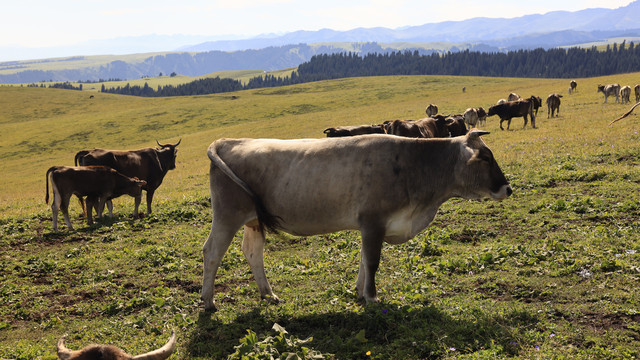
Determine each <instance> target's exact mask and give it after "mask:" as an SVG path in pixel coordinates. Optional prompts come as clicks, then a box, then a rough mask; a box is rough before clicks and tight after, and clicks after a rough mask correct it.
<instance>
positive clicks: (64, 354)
mask: <svg viewBox="0 0 640 360" xmlns="http://www.w3.org/2000/svg"><path fill="white" fill-rule="evenodd" d="M66 336H67V335H64V336H63V337H61V338H60V340H58V357H59V358H60V359H61V360H67V359H69V358H71V357H72V356H74V354H75V353H77V351H73V350H69V349H67V347H66V346H65V345H64V338H65V337H66Z"/></svg>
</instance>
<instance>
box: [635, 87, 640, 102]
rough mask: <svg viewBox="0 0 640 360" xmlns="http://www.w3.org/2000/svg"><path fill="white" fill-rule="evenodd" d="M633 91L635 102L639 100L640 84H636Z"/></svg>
mask: <svg viewBox="0 0 640 360" xmlns="http://www.w3.org/2000/svg"><path fill="white" fill-rule="evenodd" d="M633 91H634V92H635V93H636V102H640V85H636V86H635V87H634V88H633Z"/></svg>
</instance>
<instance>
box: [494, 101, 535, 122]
mask: <svg viewBox="0 0 640 360" xmlns="http://www.w3.org/2000/svg"><path fill="white" fill-rule="evenodd" d="M534 98H535V96H532V97H530V98H528V99H520V100H516V101H507V102H505V103H503V104H498V105H494V106H492V107H490V108H489V113H488V114H487V115H488V116H493V115H498V116H499V117H500V130H504V128H502V122H503V121H505V120H507V121H508V122H507V130H509V126H511V119H512V118H514V117H523V118H524V126H523V128H524V127H526V126H527V121H528V120H527V117H528V116H531V126H532V127H533V128H535V127H536V116H535V115H534V113H533V104H534V101H537V100H534Z"/></svg>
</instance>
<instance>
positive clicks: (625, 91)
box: [620, 85, 631, 104]
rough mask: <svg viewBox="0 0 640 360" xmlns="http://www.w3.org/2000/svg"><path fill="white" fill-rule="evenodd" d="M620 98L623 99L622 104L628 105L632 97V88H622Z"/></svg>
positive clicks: (627, 86) (626, 86)
mask: <svg viewBox="0 0 640 360" xmlns="http://www.w3.org/2000/svg"><path fill="white" fill-rule="evenodd" d="M620 97H621V98H622V101H621V102H622V104H626V103H628V102H629V97H631V86H629V85H625V86H623V87H621V88H620Z"/></svg>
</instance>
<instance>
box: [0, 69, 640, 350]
mask: <svg viewBox="0 0 640 360" xmlns="http://www.w3.org/2000/svg"><path fill="white" fill-rule="evenodd" d="M577 81H578V92H577V93H575V94H573V95H568V94H567V93H566V89H567V88H568V80H565V79H544V80H541V79H512V78H479V77H439V76H404V77H376V78H356V79H342V80H334V81H326V82H318V83H309V84H301V85H297V86H291V87H283V88H269V89H259V90H252V91H243V92H238V93H233V94H218V95H208V96H197V97H175V98H134V97H125V96H119V95H111V94H102V93H96V94H95V97H94V98H93V99H89V98H88V95H87V94H86V93H81V92H75V91H68V90H57V89H40V88H20V87H3V88H0V108H1V109H2V112H1V113H0V133H1V134H2V141H1V142H0V158H1V159H2V162H0V171H1V172H2V174H3V176H2V178H1V180H0V185H1V186H0V214H1V218H0V256H1V258H2V261H1V262H0V304H2V305H0V358H15V359H35V358H42V359H53V358H55V343H56V342H57V340H58V339H59V337H60V336H61V335H63V334H65V333H68V334H69V336H68V337H67V345H68V346H69V347H71V348H74V349H75V348H80V347H82V346H84V345H87V344H89V343H91V342H100V343H113V344H117V345H119V346H121V347H122V348H124V349H125V350H126V351H128V352H130V353H141V352H144V351H147V350H150V349H152V348H154V347H158V346H160V345H161V344H162V343H164V342H165V341H166V340H167V338H168V336H169V332H170V329H175V330H176V331H177V333H178V348H177V352H176V355H174V357H173V358H180V359H187V358H188V359H197V358H202V359H210V358H215V359H223V358H226V357H227V355H229V354H232V353H233V352H234V351H235V349H234V346H236V345H238V344H239V341H240V340H241V339H244V340H245V341H246V342H248V343H250V344H251V343H252V342H251V336H248V337H247V338H245V335H247V330H251V331H253V332H255V334H256V336H257V339H258V341H260V340H263V339H264V340H265V341H266V342H269V341H270V344H274V343H275V342H276V340H274V339H273V338H271V339H270V338H265V337H267V336H269V335H274V334H276V333H274V331H273V330H271V328H272V326H273V324H274V323H278V324H280V325H282V326H283V327H284V328H286V330H287V331H288V332H289V334H288V335H287V336H290V337H292V338H295V339H306V338H308V337H313V340H311V341H310V342H308V343H306V344H305V346H306V347H309V348H311V349H313V350H315V351H318V352H320V353H322V354H324V355H325V356H326V357H327V358H330V357H331V354H334V357H335V358H337V359H368V358H372V359H453V358H456V359H494V358H519V359H538V358H539V359H547V358H554V359H574V358H593V359H600V358H612V359H629V358H638V357H640V326H639V325H638V323H639V320H640V314H639V311H640V296H639V295H640V290H638V281H639V280H640V243H639V241H638V240H639V238H640V235H639V233H640V232H639V231H640V225H639V224H640V191H639V190H640V185H639V184H640V170H639V169H640V168H639V167H638V164H639V163H640V146H638V140H639V139H640V137H639V135H638V131H639V130H640V129H639V128H640V121H639V120H638V115H637V114H635V115H631V116H630V117H628V118H627V119H625V120H622V121H621V122H619V123H616V124H615V125H614V126H613V127H611V128H609V127H607V124H608V123H609V122H610V121H611V120H613V119H614V118H616V117H618V116H619V115H621V114H622V113H624V112H626V111H627V110H628V108H629V106H628V105H619V104H615V103H609V104H603V103H602V102H603V97H602V95H601V94H596V86H597V84H599V83H612V82H618V83H620V84H622V85H634V84H636V83H638V82H640V74H625V75H616V76H610V77H603V78H592V79H577ZM463 86H464V87H466V92H465V93H462V91H461V89H462V87H463ZM510 92H516V93H519V94H520V95H522V96H529V95H531V94H535V95H539V96H541V97H542V98H543V99H544V98H546V96H547V95H548V94H549V93H552V92H559V93H561V94H563V95H564V97H563V98H562V105H561V108H560V117H559V118H554V119H549V120H548V119H547V116H546V110H547V109H546V106H543V108H542V109H541V110H540V111H541V112H540V113H539V115H538V118H537V120H536V125H537V126H538V128H537V129H531V128H530V127H527V128H526V129H522V120H521V119H514V120H513V121H512V124H511V128H512V130H511V131H500V129H499V127H498V120H497V118H496V117H492V118H489V120H488V124H487V126H486V129H487V130H489V131H491V134H490V135H487V136H485V137H484V138H485V141H486V142H487V144H488V145H489V146H490V147H491V148H492V150H493V152H494V155H495V157H496V159H497V161H498V163H499V164H500V165H501V167H502V169H503V170H504V172H505V173H506V174H507V176H508V178H509V179H510V181H511V183H512V186H513V188H514V194H513V196H512V197H511V198H509V199H507V200H505V201H502V202H491V201H467V200H450V201H449V202H447V203H445V204H444V205H443V206H442V208H441V210H440V212H439V214H438V216H437V217H436V220H435V221H434V223H433V224H432V225H431V226H429V228H427V229H426V230H425V231H424V232H423V233H422V234H421V235H419V236H417V237H416V238H414V239H412V240H411V241H409V242H407V243H406V244H403V245H400V246H385V247H384V249H383V255H382V262H381V267H380V270H379V271H378V276H377V279H376V280H377V284H378V290H379V291H380V297H381V300H382V302H381V303H380V304H376V305H371V306H364V305H363V304H362V303H360V302H358V301H357V299H356V297H355V294H354V283H355V277H356V274H357V267H358V250H359V235H358V233H357V232H341V233H336V234H327V235H319V236H311V237H293V236H288V235H284V234H283V235H278V236H268V240H267V247H266V254H265V262H266V264H265V266H266V269H267V274H268V276H269V279H270V281H271V284H272V286H273V288H274V291H275V292H276V293H277V294H278V295H279V296H280V297H281V298H282V299H284V300H285V303H283V304H279V305H269V304H267V303H265V302H262V301H260V300H259V295H258V291H257V287H256V285H255V282H254V281H253V279H252V275H251V272H250V270H249V267H248V265H247V263H246V261H245V259H244V257H243V255H242V253H241V250H240V246H239V245H240V241H241V240H240V239H241V233H239V234H238V235H237V237H238V239H237V241H236V242H234V244H233V245H232V246H231V248H230V250H229V252H228V253H227V255H226V256H225V258H224V260H223V266H222V267H221V269H220V271H219V274H218V278H217V282H216V284H217V288H216V291H217V293H216V300H217V303H218V305H219V308H220V310H219V311H218V312H216V313H214V314H210V313H204V312H202V308H201V302H200V300H199V291H200V282H201V271H202V264H201V263H202V255H201V246H202V243H203V242H204V240H205V239H206V236H207V234H208V232H209V222H210V217H211V214H210V210H209V208H208V178H207V172H208V159H207V158H206V154H205V152H206V148H207V146H208V145H209V144H210V143H211V142H212V141H213V140H215V139H217V138H220V137H277V138H299V137H322V136H323V133H322V130H323V129H325V128H326V127H329V126H336V125H355V124H371V123H379V122H382V121H384V120H390V119H398V118H399V119H416V118H420V117H423V116H424V115H423V114H424V108H425V106H426V105H427V104H428V103H435V104H438V106H439V108H440V111H441V112H442V113H445V114H447V113H452V114H453V113H461V112H463V111H464V110H465V109H466V108H467V107H471V106H484V107H485V108H488V107H489V106H490V105H491V104H494V103H495V101H497V100H498V99H499V98H506V96H507V95H508V94H509V93H510ZM505 125H506V124H505ZM155 139H158V140H159V141H160V142H176V141H177V140H178V139H182V143H181V145H180V146H179V149H180V152H179V155H178V161H177V169H175V170H172V171H171V172H169V174H168V175H167V177H166V178H165V181H164V183H163V185H162V186H161V187H160V188H159V189H158V191H157V192H156V199H155V201H154V213H153V214H151V215H150V216H147V217H145V218H144V219H141V220H133V219H131V218H130V216H129V214H130V213H131V211H132V210H133V204H132V203H133V201H132V200H131V199H130V198H120V199H118V200H117V201H116V203H115V212H116V217H115V218H113V219H106V220H104V221H103V222H102V223H99V224H97V225H94V226H91V227H89V226H86V225H83V224H81V219H79V213H80V211H79V208H78V206H77V204H72V209H71V212H72V215H73V218H72V221H73V222H74V224H75V225H76V228H77V231H75V232H66V231H62V232H59V233H53V232H52V231H51V212H50V209H49V208H48V207H47V205H46V204H44V201H43V200H44V199H43V198H44V190H45V189H44V180H45V179H44V175H45V172H46V170H47V169H48V168H49V167H50V166H52V165H71V164H72V162H73V156H74V154H75V152H76V151H77V150H80V149H84V148H93V147H102V148H121V149H126V148H128V149H133V148H140V147H145V146H153V145H155ZM62 228H63V229H64V226H63V227H62Z"/></svg>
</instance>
